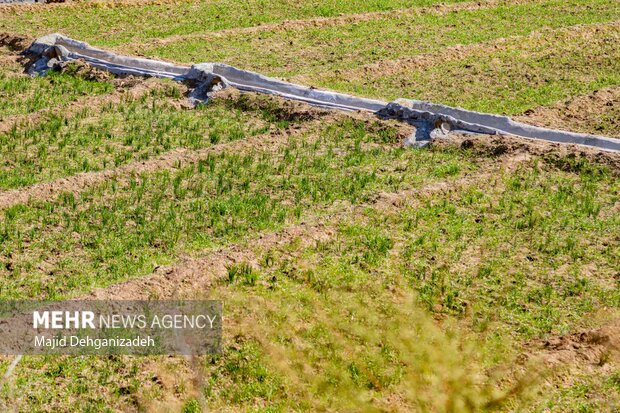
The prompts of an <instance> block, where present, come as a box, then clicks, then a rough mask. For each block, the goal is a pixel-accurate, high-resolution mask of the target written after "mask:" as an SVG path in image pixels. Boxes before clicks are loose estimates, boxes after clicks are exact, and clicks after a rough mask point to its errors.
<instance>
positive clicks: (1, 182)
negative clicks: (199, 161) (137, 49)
mask: <svg viewBox="0 0 620 413" xmlns="http://www.w3.org/2000/svg"><path fill="white" fill-rule="evenodd" d="M182 99H185V97H184V96H182V95H181V94H180V92H179V90H178V88H177V87H176V86H175V85H174V84H173V85H169V87H167V88H163V89H159V90H158V89H154V90H152V91H151V92H148V93H144V94H143V95H142V96H141V97H138V98H133V97H126V98H122V99H119V100H118V101H111V102H109V103H105V104H104V105H103V107H99V108H98V107H95V108H92V107H91V105H89V104H88V103H85V104H84V105H83V107H81V108H78V109H76V110H75V111H74V113H68V114H67V113H63V112H62V111H61V112H59V113H55V112H51V113H46V114H44V115H43V116H42V118H41V119H39V120H38V121H37V122H36V123H35V124H34V125H20V124H13V127H12V128H10V129H9V130H8V131H7V132H6V133H0V155H1V156H2V157H3V159H4V160H5V166H4V167H2V168H0V188H2V189H9V188H17V187H22V186H27V185H32V184H34V183H37V182H42V181H49V180H53V179H57V178H60V177H64V176H68V175H74V174H77V173H80V172H93V171H100V170H103V169H109V168H115V167H118V166H120V165H124V164H126V163H128V162H131V161H140V160H146V159H149V158H152V157H154V156H157V155H161V154H163V153H165V152H168V151H170V150H172V149H176V148H187V149H202V148H205V147H208V146H211V145H214V144H218V143H225V142H231V141H235V140H239V139H243V138H246V137H249V136H253V135H257V134H260V133H264V132H266V131H267V130H268V129H269V126H270V124H271V122H272V121H271V119H265V118H262V117H260V116H258V117H256V116H253V114H251V113H248V112H242V111H240V110H239V109H236V108H234V107H231V106H230V105H228V104H227V103H225V102H218V103H213V104H211V105H208V106H204V105H201V106H199V107H198V108H196V109H194V110H188V109H187V108H183V107H178V105H179V103H180V102H181V101H182ZM175 103H176V104H177V106H175V105H174V104H175Z"/></svg>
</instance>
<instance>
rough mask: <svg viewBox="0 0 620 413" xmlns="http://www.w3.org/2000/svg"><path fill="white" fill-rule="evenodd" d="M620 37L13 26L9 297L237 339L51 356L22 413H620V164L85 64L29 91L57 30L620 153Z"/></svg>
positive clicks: (497, 24) (351, 6) (523, 9)
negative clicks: (117, 353)
mask: <svg viewBox="0 0 620 413" xmlns="http://www.w3.org/2000/svg"><path fill="white" fill-rule="evenodd" d="M405 8H406V10H401V9H405ZM618 14H620V5H619V4H618V3H617V2H615V1H602V0H583V1H565V2H559V1H545V0H540V1H482V2H475V3H470V2H449V4H443V5H438V4H437V2H434V1H430V0H429V1H415V2H398V1H384V0H381V1H379V0H377V1H367V2H344V1H343V2H340V1H333V2H326V1H319V2H314V3H312V4H310V3H305V2H289V1H285V0H282V1H271V0H270V1H266V2H249V3H247V4H246V3H243V4H241V3H240V2H231V1H228V0H218V1H213V2H206V3H202V2H201V3H196V2H191V1H181V2H176V1H174V2H173V1H170V2H168V1H163V2H140V1H118V2H96V3H89V2H68V3H62V4H58V5H51V4H48V5H38V6H34V5H33V6H26V7H18V6H5V7H3V8H0V30H5V31H8V32H10V35H2V36H0V62H1V65H0V154H1V158H0V159H2V165H1V166H0V298H1V299H9V298H37V299H43V298H46V299H63V298H97V299H106V298H122V299H137V298H141V299H157V298H172V297H175V298H213V299H221V300H223V301H224V308H225V317H226V319H225V323H224V348H223V353H222V354H221V355H215V356H208V357H201V358H193V359H185V358H182V357H143V358H137V357H125V356H123V357H112V356H110V357H55V358H53V357H24V358H23V359H22V360H21V361H20V363H19V364H18V365H17V367H16V368H15V370H14V372H13V374H12V375H11V376H10V377H8V378H7V379H5V380H4V381H3V382H2V387H1V388H0V400H1V404H2V406H3V410H6V411H11V410H13V411H50V412H51V411H75V410H76V409H78V410H82V411H106V410H107V411H185V412H196V411H209V410H210V411H230V412H238V411H264V412H274V411H403V412H408V411H446V412H448V411H458V412H461V411H480V410H489V411H497V410H499V411H554V412H564V411H605V410H606V409H607V410H610V411H611V410H612V409H613V406H615V405H620V373H619V370H618V369H619V366H620V364H619V360H618V349H619V346H620V341H619V337H620V336H619V334H618V325H619V321H618V320H619V319H620V318H619V317H620V313H619V312H618V308H619V306H620V292H619V291H620V288H619V287H620V285H619V283H620V273H619V269H620V236H619V234H620V179H619V176H620V155H619V154H617V153H605V152H597V151H594V150H591V149H585V148H580V147H571V146H562V145H557V144H548V143H539V142H533V141H527V140H520V139H516V138H514V137H505V136H458V135H454V136H451V137H450V138H449V139H445V140H437V141H434V142H433V143H432V145H431V146H430V147H429V148H426V149H421V150H414V149H408V148H405V147H403V142H404V140H405V139H406V138H407V136H409V135H410V134H411V133H413V132H414V130H413V128H412V127H411V126H409V125H406V124H403V123H399V122H396V121H385V120H381V119H379V118H377V117H374V116H372V115H370V114H364V113H340V112H333V111H328V110H323V109H317V108H313V107H310V106H306V105H303V104H300V103H294V102H287V101H283V100H281V99H278V98H274V97H269V96H260V95H253V94H243V95H240V94H239V93H236V92H235V91H234V90H226V91H224V92H223V93H220V94H218V95H217V96H216V97H215V98H214V99H213V100H212V101H211V102H210V103H209V104H208V105H201V106H198V107H196V108H192V107H191V106H190V105H189V104H188V101H187V98H186V93H187V88H186V86H185V85H183V84H179V83H174V82H171V81H163V80H157V79H137V78H122V79H120V78H115V77H113V76H111V75H109V74H107V73H104V72H99V71H97V70H92V69H90V68H88V67H84V66H82V65H80V64H79V63H78V64H70V65H66V66H65V67H64V68H63V70H62V71H60V72H53V73H51V74H50V75H48V76H46V77H40V78H29V77H27V76H26V75H24V74H23V73H22V72H23V66H22V63H23V62H21V61H20V60H21V59H20V57H19V56H18V54H17V53H18V52H19V51H20V50H22V49H23V48H24V46H25V45H27V44H28V42H29V40H31V39H32V38H34V36H37V35H41V34H46V33H50V32H55V31H58V32H62V33H63V34H67V35H70V36H72V37H76V38H80V39H83V40H86V41H88V42H91V43H92V44H94V45H100V46H106V47H112V48H114V49H115V50H117V51H122V52H124V53H133V54H143V55H146V56H148V57H155V58H165V59H169V60H173V61H179V62H185V63H187V62H194V61H209V60H210V61H225V62H228V63H234V64H235V65H238V66H240V67H243V68H247V69H254V70H261V71H263V72H265V73H267V74H270V75H276V76H282V77H287V78H290V79H293V80H296V81H300V82H304V83H306V84H309V85H317V86H322V87H329V88H335V89H338V90H343V91H347V92H352V93H356V94H359V95H364V96H377V97H382V98H391V97H396V96H399V97H401V96H406V97H409V98H418V99H431V100H434V101H437V102H439V103H448V104H454V105H460V106H464V107H466V108H469V109H477V110H485V111H491V112H497V113H500V112H503V113H508V114H513V115H518V119H519V120H520V121H524V122H529V123H533V124H536V125H543V126H552V127H557V128H563V129H567V130H575V131H579V132H587V133H594V134H604V135H607V136H611V137H620V123H618V113H619V112H618V92H617V88H618V86H619V85H620V83H619V80H620V79H619V78H618V73H620V70H618V69H619V68H618V61H620V58H619V56H618V50H620V47H619V46H620V28H619V26H618V21H617V20H618ZM180 16H181V17H180ZM532 16H536V18H533V17H532ZM20 35H21V36H26V38H23V37H20ZM11 360H12V359H11V358H9V357H3V358H2V361H1V362H0V364H1V366H2V368H3V369H4V370H6V368H7V367H8V365H9V363H10V362H11ZM4 370H3V371H4Z"/></svg>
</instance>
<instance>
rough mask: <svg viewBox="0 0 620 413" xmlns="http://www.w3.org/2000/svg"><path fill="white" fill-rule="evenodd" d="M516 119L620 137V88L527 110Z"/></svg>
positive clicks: (540, 124)
mask: <svg viewBox="0 0 620 413" xmlns="http://www.w3.org/2000/svg"><path fill="white" fill-rule="evenodd" d="M514 119H515V120H518V121H520V122H524V123H529V124H532V125H537V126H545V127H549V128H555V129H564V130H570V131H574V132H584V133H588V132H592V131H593V130H594V131H597V132H598V133H599V134H603V135H605V136H610V137H615V138H620V87H618V86H616V87H611V88H606V89H602V90H598V91H596V92H594V93H592V94H589V95H585V96H576V97H573V98H570V99H567V100H565V101H563V102H558V103H556V104H555V105H552V106H543V107H539V108H536V109H532V110H528V111H527V112H525V113H523V114H522V115H519V116H515V117H514Z"/></svg>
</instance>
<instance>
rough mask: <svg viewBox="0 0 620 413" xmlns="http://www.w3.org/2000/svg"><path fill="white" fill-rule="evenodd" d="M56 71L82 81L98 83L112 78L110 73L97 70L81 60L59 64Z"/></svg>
mask: <svg viewBox="0 0 620 413" xmlns="http://www.w3.org/2000/svg"><path fill="white" fill-rule="evenodd" d="M57 69H58V70H59V71H61V72H63V73H67V74H70V75H72V76H76V77H79V78H82V79H84V80H95V81H98V82H103V81H107V80H111V79H112V78H113V77H114V76H113V75H112V74H111V73H110V72H108V71H105V70H100V69H97V68H95V67H93V66H91V65H89V64H88V63H86V62H85V61H83V60H81V59H79V60H71V61H68V62H60V63H59V64H58V66H57Z"/></svg>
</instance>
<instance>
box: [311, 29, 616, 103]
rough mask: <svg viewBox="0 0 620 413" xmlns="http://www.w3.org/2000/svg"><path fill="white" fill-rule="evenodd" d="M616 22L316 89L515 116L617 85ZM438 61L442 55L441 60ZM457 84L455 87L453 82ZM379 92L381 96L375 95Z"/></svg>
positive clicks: (323, 81) (330, 81)
mask: <svg viewBox="0 0 620 413" xmlns="http://www.w3.org/2000/svg"><path fill="white" fill-rule="evenodd" d="M619 39H620V28H619V26H618V24H617V23H613V24H609V25H604V26H599V27H596V28H594V27H588V26H583V27H578V28H574V29H562V30H557V31H543V32H542V33H540V34H538V35H536V36H533V37H527V38H515V39H511V40H507V41H505V42H503V43H502V44H501V46H499V47H498V48H497V50H496V51H489V50H485V49H484V48H483V49H481V50H479V51H475V52H474V53H472V54H471V55H469V56H465V57H463V58H457V59H448V60H444V59H439V60H438V61H437V62H436V63H435V64H431V65H430V66H426V65H423V66H422V67H420V68H412V67H407V66H406V65H405V66H403V68H402V69H399V68H398V67H397V68H396V70H390V73H389V74H384V73H382V71H381V70H376V71H373V72H370V73H367V72H363V73H362V72H360V73H348V75H347V79H344V78H342V77H340V76H338V75H334V74H324V75H321V77H320V78H317V79H316V81H317V82H318V84H319V85H321V86H325V87H330V88H334V89H338V90H343V91H347V92H351V93H355V94H358V95H363V96H381V97H387V98H389V99H393V98H398V97H408V98H413V99H422V100H430V101H433V102H440V103H444V104H449V105H455V106H462V107H465V108H467V109H472V110H479V111H484V112H491V113H506V114H517V113H521V112H524V111H525V110H527V109H531V108H534V107H537V106H543V105H549V104H551V103H554V102H556V101H558V100H563V99H565V98H567V97H569V96H575V95H579V94H585V93H590V92H592V91H595V90H598V89H601V88H604V87H606V86H612V85H618V84H620V77H619V76H618V73H619V63H618V62H620V58H619V57H620V56H619V55H618V48H617V47H616V46H617V45H618V43H619V42H620V40H619ZM438 57H440V56H438ZM457 79H458V80H457ZM377 85H380V90H377Z"/></svg>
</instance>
